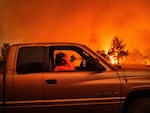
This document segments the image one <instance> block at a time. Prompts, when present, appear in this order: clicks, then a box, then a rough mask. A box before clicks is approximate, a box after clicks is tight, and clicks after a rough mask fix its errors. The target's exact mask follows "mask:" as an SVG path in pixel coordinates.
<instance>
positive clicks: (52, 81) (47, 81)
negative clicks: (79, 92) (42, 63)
mask: <svg viewBox="0 0 150 113" xmlns="http://www.w3.org/2000/svg"><path fill="white" fill-rule="evenodd" d="M45 82H46V84H56V83H57V80H46V81H45Z"/></svg>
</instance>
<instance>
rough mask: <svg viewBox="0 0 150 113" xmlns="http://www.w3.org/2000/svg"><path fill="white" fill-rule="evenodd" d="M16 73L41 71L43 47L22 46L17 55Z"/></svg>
mask: <svg viewBox="0 0 150 113" xmlns="http://www.w3.org/2000/svg"><path fill="white" fill-rule="evenodd" d="M16 71H17V73H18V74H24V73H37V72H43V47H22V48H20V49H19V52H18V57H17V66H16Z"/></svg>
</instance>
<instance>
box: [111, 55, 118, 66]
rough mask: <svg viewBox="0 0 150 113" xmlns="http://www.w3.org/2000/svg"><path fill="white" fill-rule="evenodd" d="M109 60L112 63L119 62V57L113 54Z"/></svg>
mask: <svg viewBox="0 0 150 113" xmlns="http://www.w3.org/2000/svg"><path fill="white" fill-rule="evenodd" d="M109 61H110V63H112V64H117V59H116V58H115V57H113V56H109Z"/></svg>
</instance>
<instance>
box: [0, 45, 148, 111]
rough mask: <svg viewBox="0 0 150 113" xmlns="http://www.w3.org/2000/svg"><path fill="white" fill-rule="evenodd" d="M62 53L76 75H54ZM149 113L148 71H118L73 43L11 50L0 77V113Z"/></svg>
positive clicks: (21, 47)
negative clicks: (58, 58) (69, 60)
mask: <svg viewBox="0 0 150 113" xmlns="http://www.w3.org/2000/svg"><path fill="white" fill-rule="evenodd" d="M59 52H64V53H66V54H67V55H69V57H70V58H72V56H74V57H73V58H74V60H72V63H73V65H74V66H75V70H73V71H61V72H59V71H58V72H55V71H54V68H55V66H56V62H55V58H56V57H55V55H56V54H57V53H59ZM86 112H87V113H150V68H149V67H147V68H144V69H124V68H121V69H119V68H116V67H114V66H112V65H111V64H110V63H108V62H107V61H106V60H105V59H104V58H103V57H102V56H101V55H99V54H97V53H96V52H94V51H92V50H91V49H90V48H88V47H87V46H85V45H82V44H77V43H66V42H60V43H58V42H56V43H25V44H14V45H12V46H11V47H10V49H9V51H8V55H7V60H6V63H5V70H4V72H3V74H0V113H86Z"/></svg>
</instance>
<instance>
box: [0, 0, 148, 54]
mask: <svg viewBox="0 0 150 113" xmlns="http://www.w3.org/2000/svg"><path fill="white" fill-rule="evenodd" d="M1 1H2V2H1V7H0V13H1V15H0V45H2V44H3V43H4V42H8V43H11V44H12V43H22V42H58V41H67V42H79V43H84V44H86V45H88V46H89V47H91V48H93V49H95V50H96V49H97V50H100V49H104V50H106V49H108V47H109V44H110V42H111V40H112V39H113V37H114V36H116V35H117V36H119V37H121V38H123V40H124V42H125V43H126V45H127V48H128V49H130V50H132V49H139V50H140V51H142V52H143V51H144V50H145V49H147V48H149V44H148V42H150V38H149V37H150V28H149V26H150V21H149V20H150V15H149V11H150V1H149V0H13V1H12V0H1Z"/></svg>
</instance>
